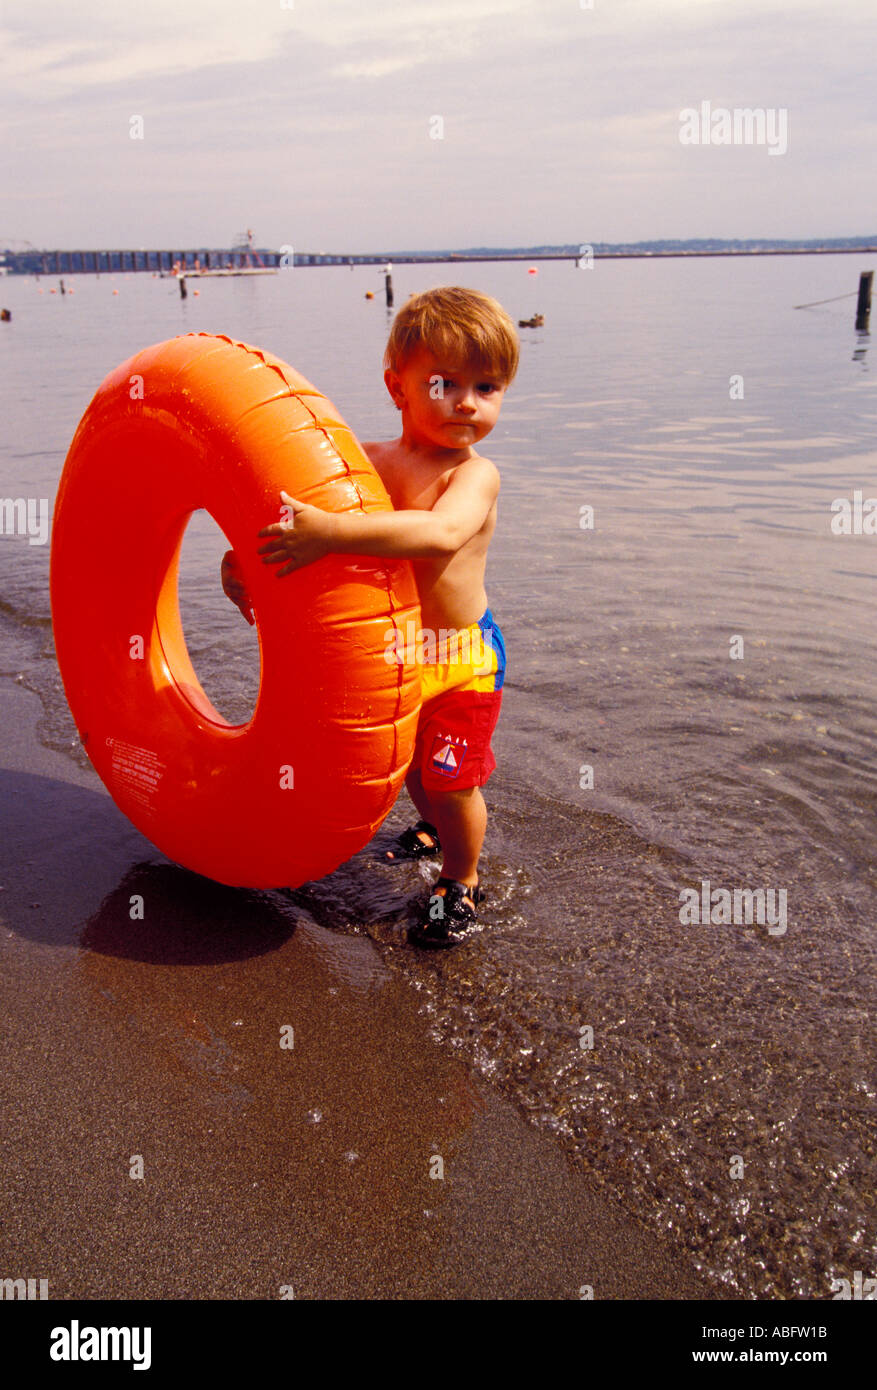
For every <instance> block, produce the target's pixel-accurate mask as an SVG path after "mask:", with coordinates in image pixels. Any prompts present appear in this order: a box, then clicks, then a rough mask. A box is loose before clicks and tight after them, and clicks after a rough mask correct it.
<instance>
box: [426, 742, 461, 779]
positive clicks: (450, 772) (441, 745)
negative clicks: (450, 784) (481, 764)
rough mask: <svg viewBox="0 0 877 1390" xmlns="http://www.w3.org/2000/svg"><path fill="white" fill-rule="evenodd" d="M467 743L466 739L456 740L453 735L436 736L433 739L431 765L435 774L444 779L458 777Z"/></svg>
mask: <svg viewBox="0 0 877 1390" xmlns="http://www.w3.org/2000/svg"><path fill="white" fill-rule="evenodd" d="M466 748H467V743H466V740H465V738H460V737H457V738H454V737H453V736H452V735H451V734H436V736H435V738H434V739H433V744H432V752H431V753H430V755H429V765H430V767H431V768H432V770H433V772H438V773H440V774H441V775H442V777H456V775H457V773H458V772H459V771H460V768H461V767H462V766H463V759H464V758H465V756H466Z"/></svg>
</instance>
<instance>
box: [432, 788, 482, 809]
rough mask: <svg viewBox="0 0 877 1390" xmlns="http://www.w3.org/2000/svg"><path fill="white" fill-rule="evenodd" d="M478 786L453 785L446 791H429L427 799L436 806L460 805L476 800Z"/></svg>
mask: <svg viewBox="0 0 877 1390" xmlns="http://www.w3.org/2000/svg"><path fill="white" fill-rule="evenodd" d="M480 795H481V788H480V787H454V788H448V790H447V791H444V790H442V791H430V793H429V799H430V801H432V802H433V803H434V804H435V805H437V806H442V805H444V806H462V805H465V804H466V802H468V801H474V800H477V798H478V797H479V796H480Z"/></svg>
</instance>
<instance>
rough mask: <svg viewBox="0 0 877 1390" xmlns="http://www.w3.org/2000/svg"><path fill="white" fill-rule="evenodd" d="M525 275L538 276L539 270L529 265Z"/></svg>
mask: <svg viewBox="0 0 877 1390" xmlns="http://www.w3.org/2000/svg"><path fill="white" fill-rule="evenodd" d="M527 274H528V275H538V274H539V270H538V268H537V267H536V266H535V265H531V266H530V268H529V269H528V271H527Z"/></svg>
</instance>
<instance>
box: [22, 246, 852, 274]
mask: <svg viewBox="0 0 877 1390" xmlns="http://www.w3.org/2000/svg"><path fill="white" fill-rule="evenodd" d="M875 254H877V238H875V239H873V240H866V239H864V238H863V239H862V240H861V241H856V240H855V239H854V238H850V239H849V240H848V241H841V242H840V243H838V244H832V243H831V242H824V243H823V242H816V243H809V242H797V243H795V242H776V243H774V244H770V243H766V244H762V243H759V242H754V243H753V242H742V243H741V242H729V243H725V244H722V243H718V244H709V243H707V245H703V244H702V243H699V242H697V241H692V242H691V243H684V242H683V243H679V242H671V243H670V244H669V245H668V244H666V243H662V242H635V243H630V244H624V243H621V244H615V245H613V244H611V243H606V242H602V243H601V242H597V243H595V244H590V243H585V242H580V243H578V244H576V245H571V246H542V247H525V248H523V249H519V248H516V247H508V248H487V247H485V248H481V247H477V248H470V249H468V250H464V251H391V252H386V253H381V254H373V253H371V252H347V253H343V254H342V253H336V252H326V251H301V252H299V251H296V252H293V251H292V248H291V247H281V248H280V250H276V249H275V248H273V247H271V248H267V247H260V248H256V247H252V248H251V249H249V250H247V251H241V250H239V249H235V250H232V251H226V250H222V249H218V250H214V249H211V248H208V247H195V248H193V249H190V250H187V251H173V250H146V249H139V250H121V249H120V250H105V251H100V250H70V251H66V250H57V251H40V250H37V249H35V248H32V249H30V250H25V251H14V250H11V249H6V250H3V249H2V248H0V276H2V275H83V274H85V275H94V274H107V275H112V274H125V273H128V272H132V271H137V272H139V273H141V274H150V273H151V274H162V273H164V274H168V273H173V271H174V269H175V268H176V267H177V266H180V267H181V268H182V269H183V270H184V271H185V273H186V274H193V273H197V271H198V270H199V269H201V270H202V271H204V270H206V271H207V272H208V273H210V274H216V273H217V272H219V271H221V272H225V273H230V272H231V273H233V272H235V271H237V272H240V271H241V270H246V269H257V270H261V271H263V272H265V271H271V270H281V269H291V268H293V267H294V268H295V269H296V270H298V269H303V270H304V269H309V268H311V267H313V266H327V265H331V266H351V267H352V266H365V265H371V266H374V265H378V266H380V265H387V264H392V265H453V264H460V263H475V262H479V261H485V262H496V261H573V262H579V261H586V262H587V263H590V262H591V261H592V260H595V261H596V260H606V261H610V260H614V261H621V260H674V259H680V258H685V259H696V258H703V257H709V256H725V257H729V256H852V255H863V256H868V255H875ZM290 262H291V264H290Z"/></svg>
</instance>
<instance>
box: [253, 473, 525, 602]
mask: <svg viewBox="0 0 877 1390" xmlns="http://www.w3.org/2000/svg"><path fill="white" fill-rule="evenodd" d="M498 493H499V472H498V470H497V468H496V467H495V465H494V464H492V463H491V462H490V460H489V459H485V458H478V459H467V460H466V462H465V463H461V464H460V465H459V467H458V468H457V469H456V470H455V472H454V476H453V478H452V479H451V481H450V483H449V484H448V486H447V488H446V489H445V491H444V492H443V493H442V495H441V497H440V498H439V499H438V501H437V502H436V504H435V506H434V507H433V508H432V510H431V511H420V510H414V509H412V510H408V511H400V512H340V513H339V512H324V511H323V510H322V509H321V508H320V507H311V506H309V505H308V504H307V503H305V502H299V501H297V500H296V499H295V498H294V497H290V496H289V495H288V494H287V493H285V492H284V493H281V497H282V499H283V502H284V504H285V505H286V507H287V508H288V509H289V510H290V511H292V513H293V518H294V519H293V522H292V523H291V524H283V523H277V524H275V525H274V526H266V527H265V528H264V530H262V531H260V532H259V535H260V536H267V537H270V539H269V540H268V541H267V543H266V544H265V545H263V546H262V547H261V548H260V550H259V554H260V555H261V556H262V557H263V559H264V561H265V563H266V564H282V565H283V568H282V569H281V570H278V578H280V577H281V576H282V575H284V574H289V573H290V571H292V570H295V569H301V568H302V567H303V566H304V565H310V564H312V563H313V561H314V560H320V559H322V557H323V556H324V555H328V554H330V552H342V553H345V554H355V555H388V556H395V557H406V558H408V559H421V558H422V559H439V558H441V556H443V555H453V554H455V553H456V551H458V550H459V549H460V547H461V546H463V545H465V544H466V542H467V541H468V540H471V538H472V537H473V536H474V535H476V534H477V532H478V531H480V530H481V527H482V526H483V525H484V521H485V519H486V517H487V515H488V513H489V512H490V509H491V507H492V506H493V504H494V503H495V501H496V498H497V494H498Z"/></svg>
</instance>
